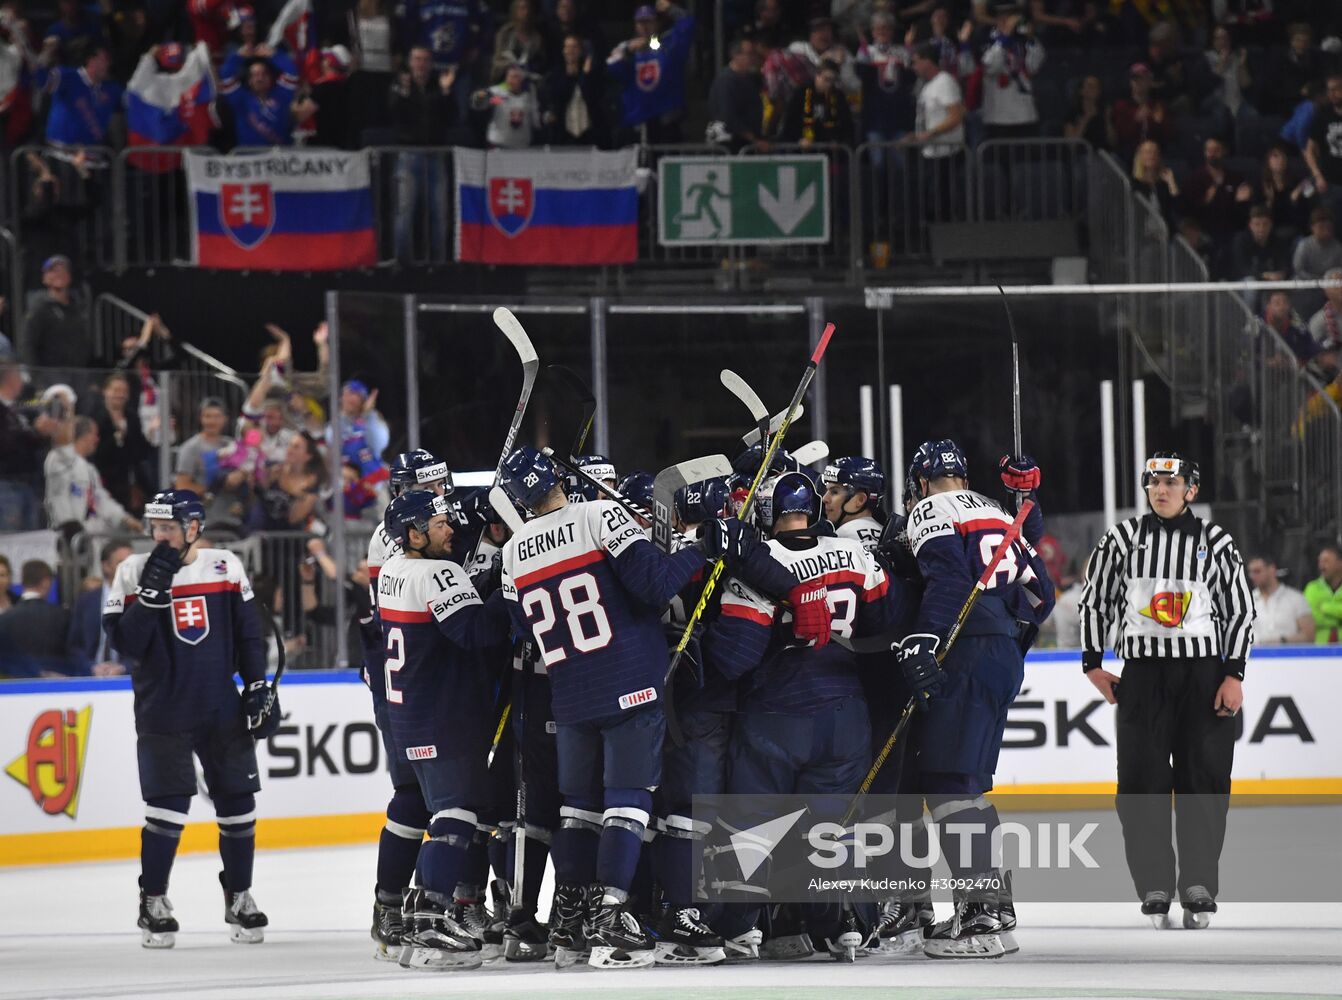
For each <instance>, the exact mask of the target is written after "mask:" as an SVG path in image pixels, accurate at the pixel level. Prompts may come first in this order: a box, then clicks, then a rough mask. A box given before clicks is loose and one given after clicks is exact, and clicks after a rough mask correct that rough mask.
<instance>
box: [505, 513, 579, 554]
mask: <svg viewBox="0 0 1342 1000" xmlns="http://www.w3.org/2000/svg"><path fill="white" fill-rule="evenodd" d="M576 538H577V536H576V534H575V533H574V524H573V522H571V521H570V522H569V523H567V524H559V525H556V526H555V527H553V528H549V529H547V530H545V531H539V532H537V533H536V534H534V535H532V536H531V537H530V538H523V539H521V540H519V541H518V543H517V558H518V559H531V558H534V557H535V556H538V555H542V554H543V553H546V552H553V551H554V550H555V549H559V548H563V547H564V546H565V545H572V544H573V543H574V542H575V541H576Z"/></svg>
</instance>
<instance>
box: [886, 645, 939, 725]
mask: <svg viewBox="0 0 1342 1000" xmlns="http://www.w3.org/2000/svg"><path fill="white" fill-rule="evenodd" d="M940 645H941V637H940V636H936V635H930V634H928V633H925V632H915V633H914V634H913V635H910V636H906V637H905V639H904V641H903V642H901V643H900V644H899V651H898V653H896V657H897V658H898V660H899V669H900V670H901V671H903V673H904V682H905V683H906V684H908V686H909V690H910V691H911V692H913V700H914V702H915V703H916V704H917V706H918V708H919V709H921V710H922V711H924V712H926V711H927V703H928V702H929V701H931V700H932V699H933V698H934V697H936V695H937V694H938V693H939V692H940V691H941V689H942V687H943V685H945V683H946V671H944V670H942V669H941V664H940V663H938V662H937V647H938V646H940Z"/></svg>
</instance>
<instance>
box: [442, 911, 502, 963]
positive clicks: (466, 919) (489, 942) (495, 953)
mask: <svg viewBox="0 0 1342 1000" xmlns="http://www.w3.org/2000/svg"><path fill="white" fill-rule="evenodd" d="M451 914H452V919H453V920H455V921H456V922H457V924H458V925H459V926H461V927H464V928H465V929H466V932H467V933H468V934H470V936H471V937H473V938H475V940H477V941H479V942H480V957H481V959H483V960H484V961H486V962H488V961H491V960H492V959H495V958H498V957H499V956H500V955H502V954H503V932H502V931H499V932H497V933H495V932H494V926H493V925H494V921H493V919H492V918H491V917H490V915H489V911H488V910H487V909H485V904H484V903H483V902H482V901H481V900H479V899H455V900H453V901H452V910H451Z"/></svg>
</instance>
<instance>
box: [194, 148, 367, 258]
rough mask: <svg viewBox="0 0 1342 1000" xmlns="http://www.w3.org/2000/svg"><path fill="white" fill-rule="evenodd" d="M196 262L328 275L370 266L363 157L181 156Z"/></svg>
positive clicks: (280, 153) (299, 153) (311, 153)
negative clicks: (318, 272) (189, 205)
mask: <svg viewBox="0 0 1342 1000" xmlns="http://www.w3.org/2000/svg"><path fill="white" fill-rule="evenodd" d="M185 159H186V171H187V182H188V184H189V185H190V189H191V230H192V236H193V240H192V246H193V247H194V248H195V253H196V260H195V262H196V264H197V265H198V266H200V267H218V268H226V269H230V270H245V269H254V270H262V271H334V270H340V269H342V268H354V267H371V266H372V265H374V264H376V263H377V241H376V238H375V236H374V233H373V194H372V190H371V189H370V187H369V171H368V155H367V154H366V153H342V152H335V151H327V150H300V149H292V150H278V149H276V150H272V151H270V152H266V153H254V154H250V155H236V154H235V155H232V156H219V155H216V154H213V153H196V152H187V153H186V154H185Z"/></svg>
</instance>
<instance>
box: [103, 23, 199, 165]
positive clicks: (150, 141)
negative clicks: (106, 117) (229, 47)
mask: <svg viewBox="0 0 1342 1000" xmlns="http://www.w3.org/2000/svg"><path fill="white" fill-rule="evenodd" d="M215 93H216V87H215V84H214V73H213V70H212V69H211V66H210V49H209V47H208V46H207V45H206V44H205V43H204V42H197V43H196V45H195V47H194V48H192V49H191V50H190V52H189V53H185V54H184V53H183V51H182V47H181V46H180V45H177V44H176V43H175V42H174V43H169V44H167V45H162V46H156V47H155V50H151V51H149V52H146V53H145V54H144V55H142V56H141V57H140V62H139V64H138V65H137V66H136V67H135V72H134V74H132V76H131V78H130V83H128V84H127V85H126V130H127V132H129V134H130V144H131V145H132V146H203V145H205V144H206V143H207V142H208V141H209V138H210V130H211V129H212V128H214V127H216V125H217V124H218V120H217V118H216V117H215V114H214V98H215ZM131 162H132V163H133V164H134V165H135V166H136V167H138V168H139V169H141V170H152V171H154V172H156V173H162V172H164V171H167V170H176V169H177V165H178V164H177V156H176V154H165V155H155V154H150V153H146V154H131Z"/></svg>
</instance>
